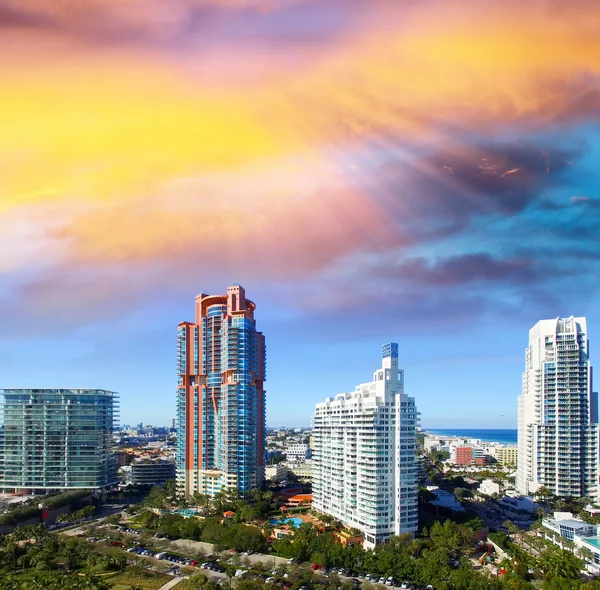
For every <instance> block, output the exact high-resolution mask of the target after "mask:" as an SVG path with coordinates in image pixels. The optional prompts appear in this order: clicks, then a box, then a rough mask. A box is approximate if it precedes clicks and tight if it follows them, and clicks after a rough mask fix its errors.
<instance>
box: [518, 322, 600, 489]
mask: <svg viewBox="0 0 600 590" xmlns="http://www.w3.org/2000/svg"><path fill="white" fill-rule="evenodd" d="M518 426H519V443H518V461H517V464H518V470H517V489H518V490H519V492H521V493H522V494H528V493H535V492H536V491H537V489H538V488H539V487H540V486H545V487H546V488H548V489H550V491H551V492H552V493H553V494H555V495H557V496H572V497H584V496H586V497H589V498H592V499H594V500H595V501H597V499H598V424H597V395H594V394H592V369H591V366H590V360H589V356H588V334H587V326H586V320H585V318H575V317H570V318H557V319H554V320H542V321H540V322H538V323H537V324H536V325H535V326H534V327H533V328H532V329H531V330H530V332H529V346H528V348H527V350H526V352H525V372H524V373H523V391H522V394H521V396H520V397H519V424H518Z"/></svg>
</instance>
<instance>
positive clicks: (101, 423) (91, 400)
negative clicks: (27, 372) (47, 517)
mask: <svg viewBox="0 0 600 590" xmlns="http://www.w3.org/2000/svg"><path fill="white" fill-rule="evenodd" d="M1 392H2V395H3V404H2V423H3V425H4V428H3V434H4V435H3V437H2V438H1V439H0V440H1V442H0V444H1V447H0V456H1V457H2V458H3V465H2V467H1V469H0V489H4V490H7V491H23V490H28V491H30V492H32V493H33V492H37V491H49V490H64V489H73V488H85V489H87V488H90V489H97V488H105V487H107V486H110V485H112V484H114V483H116V481H117V476H116V467H117V465H116V462H115V461H114V457H113V455H112V453H111V444H112V433H113V428H114V426H115V423H116V421H117V417H118V394H116V393H114V392H112V391H104V390H102V389H4V390H1Z"/></svg>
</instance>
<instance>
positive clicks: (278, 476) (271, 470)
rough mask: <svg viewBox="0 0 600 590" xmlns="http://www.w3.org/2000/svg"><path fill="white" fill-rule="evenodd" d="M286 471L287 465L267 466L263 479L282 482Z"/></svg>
mask: <svg viewBox="0 0 600 590" xmlns="http://www.w3.org/2000/svg"><path fill="white" fill-rule="evenodd" d="M287 471H288V470H287V465H286V464H285V463H277V464H276V465H267V466H266V467H265V479H267V480H269V481H275V482H280V481H284V480H285V478H286V477H287Z"/></svg>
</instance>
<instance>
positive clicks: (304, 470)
mask: <svg viewBox="0 0 600 590" xmlns="http://www.w3.org/2000/svg"><path fill="white" fill-rule="evenodd" d="M288 471H289V472H290V473H293V474H294V475H295V476H296V477H297V478H298V479H299V480H300V481H303V482H307V483H308V482H310V481H312V476H313V462H312V461H304V463H297V464H296V465H289V466H288Z"/></svg>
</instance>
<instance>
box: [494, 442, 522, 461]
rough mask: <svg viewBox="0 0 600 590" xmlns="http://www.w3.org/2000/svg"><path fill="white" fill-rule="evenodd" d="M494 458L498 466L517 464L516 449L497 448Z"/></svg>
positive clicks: (511, 447)
mask: <svg viewBox="0 0 600 590" xmlns="http://www.w3.org/2000/svg"><path fill="white" fill-rule="evenodd" d="M494 458H495V459H496V461H497V462H498V463H500V465H511V466H515V465H516V464H517V447H516V446H510V447H497V448H496V449H495V451H494Z"/></svg>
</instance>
